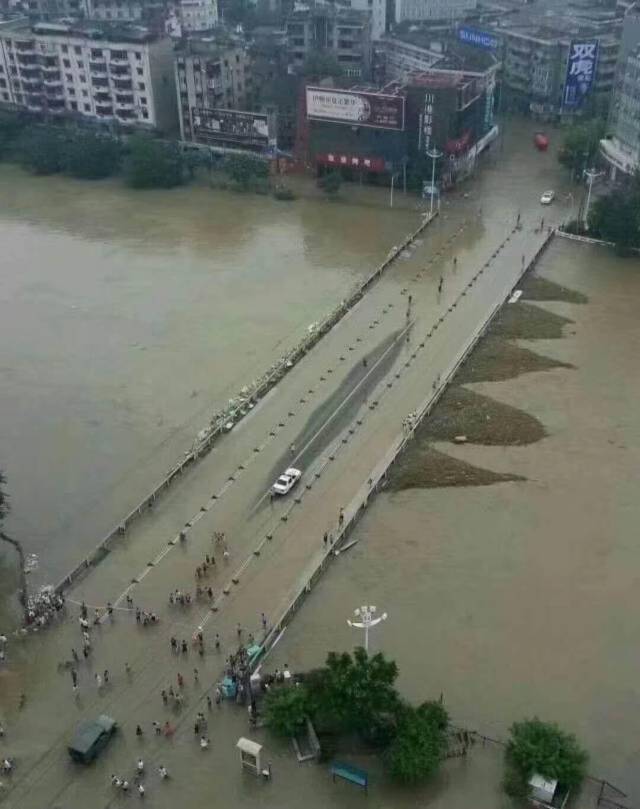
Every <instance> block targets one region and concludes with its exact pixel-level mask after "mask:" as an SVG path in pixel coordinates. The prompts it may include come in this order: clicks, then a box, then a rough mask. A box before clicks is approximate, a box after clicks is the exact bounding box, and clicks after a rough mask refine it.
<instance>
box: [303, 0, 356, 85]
mask: <svg viewBox="0 0 640 809" xmlns="http://www.w3.org/2000/svg"><path fill="white" fill-rule="evenodd" d="M287 40H288V53H289V64H290V65H291V67H292V68H293V70H299V69H300V68H302V66H303V65H304V63H305V60H306V59H307V58H308V57H309V56H310V55H311V54H313V53H316V52H321V53H326V54H331V55H332V56H334V57H335V59H336V61H337V62H338V64H339V65H340V67H341V68H342V70H343V73H344V75H345V76H346V77H348V78H358V79H359V78H368V76H369V73H370V67H371V17H370V15H369V13H368V12H366V11H358V10H356V9H352V8H345V7H343V6H338V5H334V4H325V3H315V4H313V5H310V6H308V7H304V8H301V9H296V10H294V11H293V12H292V13H291V14H290V15H289V17H288V18H287Z"/></svg>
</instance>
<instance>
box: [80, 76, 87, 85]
mask: <svg viewBox="0 0 640 809" xmlns="http://www.w3.org/2000/svg"><path fill="white" fill-rule="evenodd" d="M80 81H81V82H82V84H86V83H87V77H86V76H85V75H84V73H81V74H80Z"/></svg>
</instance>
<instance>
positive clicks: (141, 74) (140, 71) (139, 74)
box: [136, 67, 144, 76]
mask: <svg viewBox="0 0 640 809" xmlns="http://www.w3.org/2000/svg"><path fill="white" fill-rule="evenodd" d="M136 70H137V71H138V76H143V75H144V70H143V69H142V68H141V67H137V68H136Z"/></svg>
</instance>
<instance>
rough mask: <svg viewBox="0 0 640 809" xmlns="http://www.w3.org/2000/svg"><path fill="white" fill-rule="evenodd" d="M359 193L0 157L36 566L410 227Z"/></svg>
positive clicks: (10, 412)
mask: <svg viewBox="0 0 640 809" xmlns="http://www.w3.org/2000/svg"><path fill="white" fill-rule="evenodd" d="M365 201H366V200H365ZM368 201H369V202H372V203H374V204H373V205H372V204H369V205H360V204H358V205H346V204H340V203H338V204H333V203H329V202H327V201H325V200H322V199H318V200H314V199H301V200H298V201H296V202H294V203H282V202H277V201H275V200H272V199H270V198H268V197H261V196H255V195H249V194H247V195H239V194H230V193H224V192H213V191H211V190H210V189H208V188H198V187H189V188H183V189H178V190H174V191H160V192H145V193H140V192H132V191H130V190H128V189H126V188H124V187H122V186H121V185H120V184H118V183H111V182H107V183H86V182H78V181H73V180H67V179H64V178H36V177H31V176H29V175H27V174H25V173H23V172H22V171H20V170H19V169H17V168H16V167H13V166H7V165H3V166H0V240H1V243H2V252H3V258H2V262H0V467H2V468H4V469H5V471H6V474H7V476H8V478H9V490H10V494H11V501H12V513H11V516H10V518H9V520H8V528H9V529H10V530H11V531H12V532H13V533H14V534H15V535H16V536H18V537H20V538H21V539H22V540H23V541H24V543H25V547H26V550H27V551H28V552H30V553H34V554H37V556H38V559H39V569H38V572H37V574H36V575H37V577H38V578H39V579H40V580H42V581H48V580H52V579H56V578H57V577H58V576H59V575H60V574H61V573H62V572H63V571H64V570H66V569H67V568H69V567H71V566H73V564H75V563H76V562H77V561H78V559H79V558H81V556H82V555H83V554H84V553H85V552H87V551H88V550H89V549H91V548H93V547H94V546H95V544H96V543H97V541H98V540H99V539H100V538H101V536H102V535H104V534H105V533H106V532H107V531H108V530H109V529H111V528H112V527H113V525H114V523H115V522H116V521H117V520H118V519H119V517H121V516H122V515H123V514H124V513H126V512H127V511H128V510H129V509H130V508H131V507H132V506H133V505H135V503H136V502H138V500H139V499H140V498H141V497H142V496H144V495H145V494H146V493H147V492H148V491H149V490H150V489H151V487H152V485H153V484H154V483H155V482H156V481H158V480H159V479H160V477H161V476H162V474H163V473H164V472H165V471H166V470H167V469H168V468H169V466H171V465H172V463H173V461H174V460H176V459H177V458H178V457H179V456H180V455H181V454H182V452H183V451H184V450H185V449H187V448H188V447H189V446H190V444H191V441H192V439H193V437H194V436H195V434H196V433H197V432H198V430H199V429H201V428H202V427H203V426H205V425H206V424H207V422H208V418H209V416H210V415H211V413H212V412H213V411H214V410H215V409H217V408H218V407H220V406H221V405H224V404H226V402H227V400H228V399H229V398H230V397H231V396H233V395H234V394H235V393H237V392H238V390H239V389H240V388H241V387H242V386H243V385H245V384H247V383H248V382H250V381H251V380H252V379H253V378H255V377H256V376H257V375H259V374H260V373H261V372H262V371H263V370H264V369H266V368H267V367H268V366H269V365H270V364H271V363H272V362H273V361H274V360H275V359H277V358H278V357H279V356H280V355H281V354H282V353H284V351H285V349H286V348H288V347H290V346H291V345H293V344H295V343H296V341H297V340H298V339H299V338H300V337H301V336H302V335H303V334H304V333H305V331H306V329H307V327H308V325H309V324H310V323H312V322H313V321H315V320H317V319H318V318H319V317H320V316H322V315H323V314H324V313H326V312H327V311H328V310H330V309H331V308H332V307H333V306H334V305H335V303H336V301H338V300H339V299H340V298H341V297H342V296H343V295H344V294H345V292H346V291H347V290H349V289H351V288H352V286H353V284H354V283H355V282H356V281H357V280H358V279H359V278H361V277H362V276H363V275H364V274H366V273H367V272H368V271H370V269H371V268H372V266H374V265H375V264H376V263H377V262H379V261H380V260H381V259H382V258H383V257H384V256H386V254H387V252H388V251H389V249H390V247H391V246H392V245H393V244H395V243H396V242H397V241H398V239H399V238H400V237H401V236H402V235H403V234H405V233H407V232H408V231H409V230H410V229H411V228H412V227H415V224H416V222H417V214H416V213H415V212H413V211H411V210H406V209H405V210H402V209H397V208H395V209H394V210H393V211H390V210H388V209H386V208H384V207H382V205H381V202H382V201H383V198H382V196H380V197H377V196H374V197H372V198H370V199H369V200H368Z"/></svg>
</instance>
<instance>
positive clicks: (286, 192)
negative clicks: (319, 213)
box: [273, 185, 296, 202]
mask: <svg viewBox="0 0 640 809" xmlns="http://www.w3.org/2000/svg"><path fill="white" fill-rule="evenodd" d="M273 196H274V197H275V198H276V199H279V200H281V201H283V202H290V201H291V200H294V199H295V198H296V195H295V194H294V193H293V191H292V190H291V189H290V188H287V186H286V185H277V186H276V187H275V188H274V189H273Z"/></svg>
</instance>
